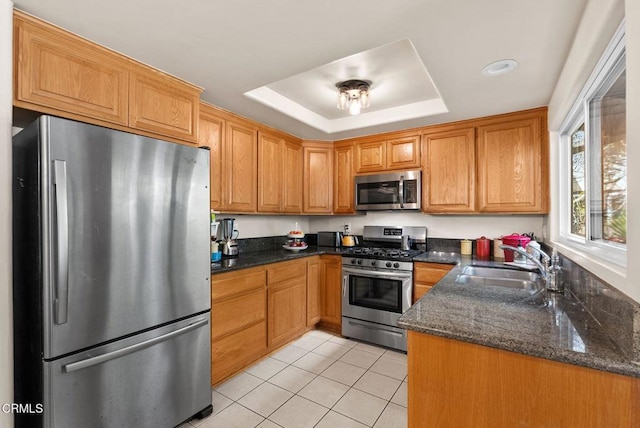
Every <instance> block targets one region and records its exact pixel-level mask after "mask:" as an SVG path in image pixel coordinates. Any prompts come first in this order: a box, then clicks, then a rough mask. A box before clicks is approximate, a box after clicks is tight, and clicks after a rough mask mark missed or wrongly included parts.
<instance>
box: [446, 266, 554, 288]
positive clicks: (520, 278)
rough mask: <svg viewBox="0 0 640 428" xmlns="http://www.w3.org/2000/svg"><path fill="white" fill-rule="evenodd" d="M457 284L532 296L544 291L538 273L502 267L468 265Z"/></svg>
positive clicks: (457, 278) (457, 279) (458, 278)
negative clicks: (523, 292)
mask: <svg viewBox="0 0 640 428" xmlns="http://www.w3.org/2000/svg"><path fill="white" fill-rule="evenodd" d="M456 282H457V283H458V284H466V285H476V286H486V285H489V286H494V287H504V288H510V289H512V290H514V291H515V290H520V291H525V292H527V293H528V294H530V295H534V294H538V293H539V292H541V291H542V290H544V284H543V282H542V280H541V277H540V275H538V274H537V273H536V272H528V271H522V270H515V269H506V268H500V267H489V266H475V265H467V266H465V267H464V268H462V272H461V274H460V275H458V276H457V277H456Z"/></svg>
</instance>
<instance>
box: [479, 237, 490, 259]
mask: <svg viewBox="0 0 640 428" xmlns="http://www.w3.org/2000/svg"><path fill="white" fill-rule="evenodd" d="M490 255H491V241H490V240H489V239H487V238H486V237H484V236H482V237H480V238H478V239H476V256H478V257H489V256H490Z"/></svg>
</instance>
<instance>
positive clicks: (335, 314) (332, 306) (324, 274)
mask: <svg viewBox="0 0 640 428" xmlns="http://www.w3.org/2000/svg"><path fill="white" fill-rule="evenodd" d="M320 261H321V275H320V278H321V281H322V284H321V287H322V313H321V315H320V320H321V326H322V327H324V328H326V329H328V330H331V331H334V332H336V333H340V332H341V331H342V287H341V284H342V256H339V255H335V256H334V255H323V256H320Z"/></svg>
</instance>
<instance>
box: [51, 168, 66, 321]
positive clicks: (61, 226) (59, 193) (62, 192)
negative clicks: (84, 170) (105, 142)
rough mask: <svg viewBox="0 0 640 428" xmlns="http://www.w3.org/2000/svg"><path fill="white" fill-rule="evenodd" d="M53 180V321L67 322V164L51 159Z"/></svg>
mask: <svg viewBox="0 0 640 428" xmlns="http://www.w3.org/2000/svg"><path fill="white" fill-rule="evenodd" d="M53 181H54V185H55V186H56V202H55V212H56V241H57V244H58V245H57V251H56V254H57V264H56V273H55V284H56V285H55V295H54V312H53V313H54V322H55V323H56V324H64V323H66V322H67V311H68V305H69V211H68V208H67V164H66V162H65V161H63V160H54V161H53Z"/></svg>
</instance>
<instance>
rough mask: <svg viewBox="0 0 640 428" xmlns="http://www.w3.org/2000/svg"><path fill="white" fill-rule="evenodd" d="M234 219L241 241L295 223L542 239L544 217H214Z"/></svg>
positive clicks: (306, 227) (312, 228)
mask: <svg viewBox="0 0 640 428" xmlns="http://www.w3.org/2000/svg"><path fill="white" fill-rule="evenodd" d="M225 217H233V218H235V219H236V223H237V224H238V230H239V232H240V238H257V237H264V236H277V235H285V234H286V233H287V232H289V231H290V230H292V229H293V228H294V226H295V222H298V223H299V227H300V228H301V229H302V230H303V231H304V232H306V233H316V232H319V231H342V230H343V227H344V224H345V223H350V224H351V231H352V233H354V234H356V235H362V229H363V226H364V225H373V226H397V225H399V226H427V230H428V231H427V236H428V237H430V238H455V239H458V238H469V239H475V238H479V237H480V236H483V235H484V236H486V237H488V238H495V237H499V236H502V235H509V234H511V233H513V232H518V233H525V232H527V233H528V232H534V233H535V234H536V236H543V229H544V227H543V224H544V220H545V216H541V215H535V216H534V215H531V216H519V215H518V216H515V215H505V216H451V215H442V216H433V215H426V214H421V213H413V212H412V213H408V212H369V213H367V214H366V215H365V214H357V215H352V216H307V217H304V216H277V215H259V216H258V215H239V214H236V215H230V214H220V215H218V217H217V218H225Z"/></svg>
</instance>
